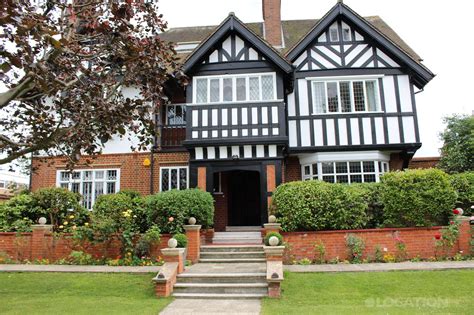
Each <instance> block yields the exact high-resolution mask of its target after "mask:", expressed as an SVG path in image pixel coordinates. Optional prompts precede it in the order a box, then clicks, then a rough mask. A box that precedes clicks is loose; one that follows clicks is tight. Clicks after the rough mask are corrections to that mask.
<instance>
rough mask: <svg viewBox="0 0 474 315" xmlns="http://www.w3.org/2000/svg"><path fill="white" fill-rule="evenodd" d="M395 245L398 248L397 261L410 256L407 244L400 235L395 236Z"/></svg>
mask: <svg viewBox="0 0 474 315" xmlns="http://www.w3.org/2000/svg"><path fill="white" fill-rule="evenodd" d="M395 247H396V248H397V256H396V258H397V261H404V260H406V259H407V257H408V253H407V245H406V244H405V242H404V241H403V240H402V239H401V238H400V236H399V235H397V236H395Z"/></svg>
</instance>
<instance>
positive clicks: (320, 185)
mask: <svg viewBox="0 0 474 315" xmlns="http://www.w3.org/2000/svg"><path fill="white" fill-rule="evenodd" d="M273 206H274V211H275V215H276V217H277V218H278V222H280V223H281V224H282V229H283V230H284V231H312V230H346V229H357V228H362V227H364V226H365V225H366V223H367V215H366V210H367V207H368V206H367V203H366V202H365V201H364V195H363V193H362V191H361V190H360V189H358V188H357V187H351V186H349V185H344V184H329V183H326V182H321V181H314V180H311V181H299V182H290V183H286V184H282V185H280V186H278V188H277V189H276V191H275V193H274V194H273Z"/></svg>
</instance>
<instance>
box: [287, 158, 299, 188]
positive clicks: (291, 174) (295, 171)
mask: <svg viewBox="0 0 474 315" xmlns="http://www.w3.org/2000/svg"><path fill="white" fill-rule="evenodd" d="M298 180H301V164H300V160H299V158H298V157H297V156H290V157H288V158H287V159H286V160H285V163H284V168H283V182H284V183H286V182H294V181H298Z"/></svg>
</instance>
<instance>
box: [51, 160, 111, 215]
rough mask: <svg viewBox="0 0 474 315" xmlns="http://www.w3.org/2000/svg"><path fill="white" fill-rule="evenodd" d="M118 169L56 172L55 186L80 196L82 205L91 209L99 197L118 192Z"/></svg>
mask: <svg viewBox="0 0 474 315" xmlns="http://www.w3.org/2000/svg"><path fill="white" fill-rule="evenodd" d="M119 183H120V170H119V169H88V170H74V171H72V172H69V171H58V173H57V186H59V187H62V188H66V189H68V190H70V191H72V192H75V193H78V194H81V195H82V205H83V206H84V207H85V208H86V209H89V210H90V209H92V207H93V206H94V203H95V201H96V199H97V197H99V196H100V195H103V194H115V193H116V192H118V191H119Z"/></svg>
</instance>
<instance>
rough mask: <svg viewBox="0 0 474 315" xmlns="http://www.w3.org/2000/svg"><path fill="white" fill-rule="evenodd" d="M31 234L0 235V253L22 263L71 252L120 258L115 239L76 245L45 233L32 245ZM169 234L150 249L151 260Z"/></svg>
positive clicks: (54, 258) (155, 256)
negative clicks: (77, 251)
mask: <svg viewBox="0 0 474 315" xmlns="http://www.w3.org/2000/svg"><path fill="white" fill-rule="evenodd" d="M32 238H33V233H22V234H21V235H18V234H17V233H0V252H5V253H7V254H8V255H9V256H10V257H11V258H12V259H14V260H19V261H23V260H25V259H27V260H30V261H33V260H35V259H39V258H45V259H49V260H50V261H51V262H53V261H56V260H59V259H62V258H66V257H67V256H69V254H70V253H71V252H72V251H73V250H81V251H84V252H87V253H89V254H91V255H93V256H94V257H95V258H97V259H98V258H101V257H106V258H112V259H116V258H118V257H119V256H120V254H121V253H120V242H119V241H118V240H117V239H113V240H111V241H110V242H109V243H108V244H105V243H102V244H94V245H93V244H89V243H87V242H84V243H82V244H80V245H79V244H76V243H74V241H73V240H72V239H71V238H70V237H68V236H66V237H60V238H57V237H53V235H52V234H51V233H46V234H45V235H44V237H42V238H41V240H40V242H37V243H36V244H33V242H32ZM169 238H170V235H169V234H163V235H162V236H161V240H160V243H159V244H157V245H156V246H154V247H152V249H151V256H152V258H157V257H159V256H161V253H160V250H161V249H162V248H165V247H167V244H168V240H169Z"/></svg>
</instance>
